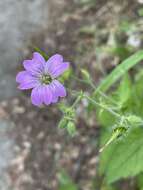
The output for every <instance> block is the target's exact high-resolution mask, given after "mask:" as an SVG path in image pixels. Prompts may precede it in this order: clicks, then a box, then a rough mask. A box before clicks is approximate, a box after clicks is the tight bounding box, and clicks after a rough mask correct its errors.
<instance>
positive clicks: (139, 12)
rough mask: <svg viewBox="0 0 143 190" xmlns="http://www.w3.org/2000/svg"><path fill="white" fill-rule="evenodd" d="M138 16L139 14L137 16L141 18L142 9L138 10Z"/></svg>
mask: <svg viewBox="0 0 143 190" xmlns="http://www.w3.org/2000/svg"><path fill="white" fill-rule="evenodd" d="M138 14H139V16H143V8H140V9H139V10H138Z"/></svg>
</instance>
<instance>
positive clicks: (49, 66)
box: [44, 54, 63, 73]
mask: <svg viewBox="0 0 143 190" xmlns="http://www.w3.org/2000/svg"><path fill="white" fill-rule="evenodd" d="M62 62H63V56H62V55H60V54H55V55H53V56H52V57H50V58H49V59H48V61H47V62H46V63H45V64H44V69H45V72H49V73H52V70H53V68H56V67H57V66H58V65H59V64H61V63H62Z"/></svg>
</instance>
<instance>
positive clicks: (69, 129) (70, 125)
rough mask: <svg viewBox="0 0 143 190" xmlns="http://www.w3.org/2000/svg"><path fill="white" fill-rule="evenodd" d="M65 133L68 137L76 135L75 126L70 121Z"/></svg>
mask: <svg viewBox="0 0 143 190" xmlns="http://www.w3.org/2000/svg"><path fill="white" fill-rule="evenodd" d="M67 131H68V133H69V135H71V136H74V135H75V133H76V127H75V124H74V123H73V122H72V121H69V122H68V124H67Z"/></svg>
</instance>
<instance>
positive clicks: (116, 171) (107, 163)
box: [100, 128, 143, 183]
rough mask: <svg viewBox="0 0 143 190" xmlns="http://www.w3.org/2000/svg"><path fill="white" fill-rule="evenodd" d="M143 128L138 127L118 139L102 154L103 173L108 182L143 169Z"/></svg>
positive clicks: (137, 172)
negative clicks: (121, 138)
mask: <svg viewBox="0 0 143 190" xmlns="http://www.w3.org/2000/svg"><path fill="white" fill-rule="evenodd" d="M142 158H143V128H136V129H134V130H132V131H130V133H129V134H128V136H127V137H126V138H124V139H123V140H119V141H116V143H114V144H112V145H110V146H109V147H107V149H105V151H104V152H103V153H102V155H101V162H100V166H101V168H100V169H101V173H102V174H103V173H104V175H105V179H106V181H107V182H108V183H112V182H115V181H117V180H118V179H120V178H126V177H132V176H135V175H137V174H139V173H140V172H142V171H143V161H142Z"/></svg>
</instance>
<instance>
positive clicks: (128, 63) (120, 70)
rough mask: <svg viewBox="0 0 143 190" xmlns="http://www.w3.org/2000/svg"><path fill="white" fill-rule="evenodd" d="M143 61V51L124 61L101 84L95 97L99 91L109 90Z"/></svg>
mask: <svg viewBox="0 0 143 190" xmlns="http://www.w3.org/2000/svg"><path fill="white" fill-rule="evenodd" d="M142 59H143V50H140V51H138V52H137V53H135V54H134V55H132V56H130V57H129V58H128V59H126V60H125V61H123V62H122V63H121V64H120V65H118V66H117V67H116V68H115V69H114V70H113V71H112V72H111V73H110V74H109V75H108V76H107V77H106V78H105V79H104V80H103V81H102V82H101V83H100V84H99V86H98V87H97V89H96V91H95V92H94V95H96V94H97V93H98V91H99V90H100V91H103V92H105V91H106V90H108V89H109V88H110V87H111V86H112V85H113V84H114V83H115V82H116V81H117V80H118V79H119V78H120V77H121V76H123V75H124V74H125V73H126V72H128V70H129V69H131V68H132V67H134V66H135V65H136V64H137V63H139V62H140V61H141V60H142Z"/></svg>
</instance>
